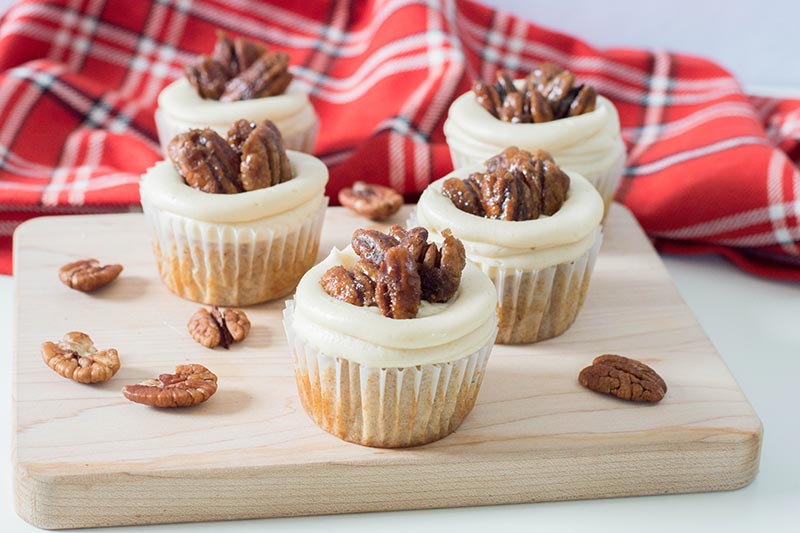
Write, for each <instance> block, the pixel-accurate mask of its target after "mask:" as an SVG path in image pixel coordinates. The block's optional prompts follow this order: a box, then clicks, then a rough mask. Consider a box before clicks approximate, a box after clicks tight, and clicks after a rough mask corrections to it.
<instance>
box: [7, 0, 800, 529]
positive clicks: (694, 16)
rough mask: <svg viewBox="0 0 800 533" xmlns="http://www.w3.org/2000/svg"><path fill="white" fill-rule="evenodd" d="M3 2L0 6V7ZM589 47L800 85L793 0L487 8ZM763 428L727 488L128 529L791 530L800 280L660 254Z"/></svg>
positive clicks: (749, 82) (797, 517)
mask: <svg viewBox="0 0 800 533" xmlns="http://www.w3.org/2000/svg"><path fill="white" fill-rule="evenodd" d="M8 3H9V2H8V1H7V0H0V9H2V8H3V7H4V6H6V5H7V4H8ZM487 3H488V4H491V5H496V6H502V7H504V8H506V9H509V10H510V11H514V12H516V13H518V14H519V15H521V16H524V17H526V18H528V19H530V20H532V21H535V22H537V23H539V24H541V25H545V26H548V27H550V28H554V29H559V30H562V31H565V32H567V33H571V34H574V35H579V36H581V37H582V38H583V39H584V40H586V41H588V42H589V43H590V44H592V45H594V46H597V47H614V46H641V47H658V48H665V49H671V50H675V51H681V52H686V53H693V54H699V55H704V56H708V57H710V58H713V59H715V60H717V61H718V62H719V63H721V64H722V65H724V66H726V67H727V68H728V69H730V70H731V71H732V72H734V73H735V74H736V75H737V76H739V78H740V80H741V81H742V83H743V84H744V85H746V86H761V85H770V86H773V87H775V86H777V87H784V88H787V89H792V88H794V89H797V88H800V61H798V55H800V31H798V29H797V26H798V23H799V22H800V1H798V0H794V1H778V0H773V1H760V2H747V3H745V2H741V1H739V2H733V1H731V2H722V1H693V2H692V1H687V0H671V1H670V2H647V1H643V0H640V1H636V0H625V1H611V0H607V1H605V2H601V1H599V0H592V1H589V0H566V1H562V2H554V1H549V2H542V1H518V2H512V1H509V0H489V1H487ZM665 262H666V264H667V267H668V268H669V271H670V273H671V274H672V276H673V278H674V279H675V281H676V284H677V285H678V288H679V289H680V291H681V293H682V295H683V296H684V298H685V299H686V300H687V302H688V303H689V305H690V306H691V308H692V310H693V311H694V312H695V314H696V315H697V316H698V319H699V320H700V322H701V324H702V325H703V327H704V328H705V330H706V332H707V333H708V334H709V336H710V337H711V340H712V341H713V342H714V344H715V345H716V347H717V348H718V350H719V351H720V353H721V354H722V356H723V358H724V359H725V361H726V362H727V364H728V365H729V367H730V368H731V371H732V372H733V374H734V376H736V377H737V379H738V381H739V383H740V384H741V386H742V388H743V389H744V391H745V393H746V394H747V395H748V397H749V399H750V401H751V403H752V404H753V406H754V407H755V409H756V411H757V412H758V414H759V416H760V417H761V419H762V421H763V423H764V428H765V432H764V445H763V449H762V459H761V471H760V473H759V474H758V477H757V478H756V480H755V481H754V482H753V484H751V485H750V486H748V487H746V488H744V489H742V490H739V491H734V492H726V493H712V494H695V495H677V496H658V497H647V498H627V499H616V500H598V501H585V502H562V503H548V504H530V505H514V506H501V507H484V508H469V509H454V510H439V511H414V512H403V513H383V514H367V515H351V516H338V517H308V518H294V519H279V520H268V521H248V522H233V523H226V524H222V525H221V524H205V525H183V526H155V527H149V528H134V529H133V530H131V529H126V530H125V531H134V530H135V531H142V532H143V533H156V532H159V533H160V532H167V531H181V532H190V531H208V532H212V531H220V530H221V529H222V530H225V531H242V532H245V531H246V532H255V531H262V530H266V529H268V530H269V531H272V532H283V531H309V530H319V531H331V532H334V531H347V532H348V533H352V532H357V531H369V532H370V533H374V532H376V531H409V530H411V531H413V530H418V531H428V530H431V529H436V530H438V531H442V530H445V531H446V530H448V529H457V530H458V531H459V533H464V532H469V531H480V532H482V533H483V532H486V531H493V530H494V531H534V530H535V531H547V532H550V531H588V530H591V531H593V532H600V531H609V532H611V531H613V532H619V531H625V530H636V531H647V532H654V531H722V530H724V531H740V532H749V531H759V530H770V531H779V532H780V531H787V532H788V531H798V528H799V527H800V526H798V523H800V458H798V455H797V449H798V443H800V417H799V416H798V414H797V407H798V400H797V388H798V379H800V378H798V376H800V325H798V324H800V322H799V321H798V320H799V319H800V284H789V283H780V282H775V281H768V280H763V279H757V278H754V277H752V276H749V275H747V274H744V273H742V272H740V271H738V270H737V269H735V268H733V267H732V266H730V265H729V264H727V263H726V262H725V261H723V260H721V259H718V258H711V257H706V258H679V257H667V258H666V259H665ZM11 291H12V283H11V279H10V278H8V277H2V276H0V354H1V355H0V391H8V390H10V374H11V364H10V357H8V354H10V353H11V328H10V320H11V300H12V298H11ZM9 429H10V395H9V394H8V393H2V392H0V457H5V458H8V457H9V453H10V452H9V441H10V434H9ZM8 468H9V462H8V461H7V459H4V460H2V461H0V472H2V473H3V475H2V477H1V478H0V479H1V481H2V484H0V530H2V531H3V532H23V531H35V530H34V528H32V527H30V526H28V525H27V524H25V523H24V522H23V521H22V520H20V519H19V518H17V517H16V515H15V514H14V513H13V510H12V509H11V496H10V494H11V482H10V475H8V474H7V472H9V469H8Z"/></svg>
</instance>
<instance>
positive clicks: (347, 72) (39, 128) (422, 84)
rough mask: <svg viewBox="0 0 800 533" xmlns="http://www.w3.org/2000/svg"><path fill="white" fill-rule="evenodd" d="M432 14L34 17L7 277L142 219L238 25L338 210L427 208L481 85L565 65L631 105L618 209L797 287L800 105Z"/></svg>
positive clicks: (25, 21)
mask: <svg viewBox="0 0 800 533" xmlns="http://www.w3.org/2000/svg"><path fill="white" fill-rule="evenodd" d="M432 4H433V3H432V2H422V1H412V0H386V1H382V2H380V1H375V2H367V1H358V0H353V1H350V2H347V1H338V2H337V1H327V2H323V1H319V2H291V1H280V2H277V1H276V2H271V3H267V2H257V1H248V0H222V1H215V0H158V1H154V2H146V1H137V2H130V1H128V0H107V1H103V0H61V1H56V0H53V1H43V0H42V1H35V0H28V1H23V2H20V3H19V4H17V5H16V6H14V7H13V8H12V9H11V10H10V11H9V12H8V13H7V15H6V16H5V17H4V19H3V22H2V24H1V25H0V109H1V111H0V235H1V236H0V271H2V272H9V270H10V251H9V248H10V241H11V233H12V232H13V230H14V227H15V226H16V225H17V224H19V222H21V221H22V220H25V219H27V218H30V217H32V216H37V215H42V214H53V213H95V212H120V211H127V210H129V209H131V208H132V207H135V206H137V204H138V201H139V196H138V186H137V182H138V179H139V175H140V174H141V172H142V171H143V170H144V169H145V168H147V167H148V166H150V165H151V164H152V163H154V162H155V161H156V160H158V159H159V158H160V157H161V156H160V155H159V151H158V145H157V143H156V133H155V127H154V123H153V111H154V108H155V105H156V97H157V95H158V93H159V91H160V90H161V89H162V88H163V87H164V86H165V85H166V84H167V83H169V82H170V81H172V80H173V79H175V78H177V77H179V76H181V75H182V72H181V65H183V64H184V63H185V62H187V61H188V60H190V59H191V58H192V57H193V56H194V55H195V54H198V53H203V52H207V51H209V50H210V49H211V47H212V44H213V41H214V30H215V29H216V28H222V29H224V30H226V31H228V32H230V33H233V34H237V35H245V36H247V37H250V38H253V39H258V40H261V41H264V42H266V43H268V44H269V45H270V46H272V47H274V48H276V49H283V50H287V51H289V52H290V53H291V56H292V63H293V65H294V66H293V72H294V73H295V79H296V81H297V83H299V84H301V85H302V86H303V87H304V88H305V89H306V90H308V92H309V93H310V94H311V95H312V100H313V103H314V106H315V108H316V110H317V112H318V114H319V116H320V118H321V122H322V124H321V135H320V137H319V140H318V142H317V146H316V154H317V155H318V156H320V157H321V158H322V159H323V160H324V161H325V162H326V163H327V164H328V165H329V166H330V167H331V181H330V184H329V188H328V194H329V195H330V196H331V198H336V193H337V192H338V190H339V189H340V188H342V187H344V186H345V185H347V184H349V183H350V182H352V181H354V180H355V179H357V178H361V179H367V180H369V181H374V182H381V183H385V184H388V185H391V186H393V187H395V188H396V189H399V190H401V191H403V192H404V193H406V194H407V197H408V198H409V199H411V198H413V196H414V193H418V192H419V191H421V190H422V189H423V188H424V187H425V186H426V185H427V184H428V183H429V182H430V181H432V180H433V179H436V178H438V177H440V176H442V175H444V174H445V173H447V172H449V171H450V170H451V162H450V156H449V153H448V150H447V146H446V145H445V142H444V135H443V133H442V123H443V121H444V119H445V116H446V114H447V108H448V106H449V104H450V102H451V101H452V100H453V99H454V98H455V97H456V96H457V95H458V94H460V93H462V92H464V91H466V90H467V89H468V88H469V84H470V81H471V80H472V79H473V78H476V77H490V76H492V74H493V73H494V71H495V70H496V69H497V68H498V67H504V68H508V69H511V70H513V71H517V72H519V73H522V72H525V71H528V70H530V69H531V68H533V67H534V66H535V65H536V64H538V63H539V62H542V61H553V62H556V63H559V64H561V65H563V66H565V67H567V68H569V69H571V70H573V71H574V72H576V73H577V75H578V76H579V77H580V79H581V80H583V81H585V82H588V83H591V84H593V85H594V86H595V87H597V88H598V90H599V91H600V92H601V93H602V94H604V95H606V96H608V97H609V98H611V99H612V100H613V101H614V103H615V104H616V105H617V108H618V109H619V112H620V118H621V121H622V127H623V136H624V138H625V141H626V143H627V145H628V149H629V157H628V161H627V169H626V171H625V177H624V179H623V182H622V185H621V187H620V190H619V192H618V195H617V199H618V200H619V201H621V202H623V203H625V204H626V205H627V206H628V207H630V208H631V209H632V210H633V212H634V213H635V214H636V216H637V217H638V219H639V221H640V222H641V223H642V225H643V226H644V228H645V230H646V231H647V232H648V233H649V234H650V235H651V236H652V237H653V238H654V240H655V242H656V244H657V245H658V246H659V247H660V248H661V249H662V250H665V251H669V252H678V253H696V252H703V253H706V252H716V253H721V254H724V255H725V256H726V257H728V258H729V259H731V260H732V261H734V262H735V263H736V264H737V265H739V266H741V267H742V268H745V269H747V270H749V271H751V272H756V273H758V274H762V275H766V276H772V277H781V278H786V279H796V280H800V225H798V217H800V175H799V174H798V168H797V167H796V166H795V164H794V163H793V161H794V162H795V163H796V162H797V161H798V160H799V159H800V146H799V144H798V140H800V101H797V100H795V101H792V100H774V99H764V98H753V99H750V98H748V97H747V96H745V95H744V94H743V93H742V90H741V88H740V87H739V85H738V84H737V83H736V81H735V80H734V79H733V78H732V77H731V75H730V74H729V73H727V72H726V71H724V70H723V69H722V68H720V67H718V66H717V65H714V64H713V63H710V62H708V61H705V60H702V59H697V58H693V57H687V56H682V55H674V54H669V53H666V52H655V53H653V52H647V51H642V50H606V51H601V50H596V49H594V48H592V47H590V46H589V45H587V44H586V43H583V42H581V41H579V40H577V39H575V38H573V37H569V36H566V35H563V34H560V33H556V32H552V31H549V30H546V29H544V28H541V27H538V26H535V25H533V24H529V23H527V22H524V21H522V20H519V19H517V18H514V17H513V16H511V15H509V14H507V13H502V12H497V11H493V10H491V9H489V8H486V7H484V6H481V5H479V4H476V3H473V2H470V1H468V0H450V1H444V2H442V3H441V5H432ZM98 253H102V252H101V251H98ZM109 259H111V258H109Z"/></svg>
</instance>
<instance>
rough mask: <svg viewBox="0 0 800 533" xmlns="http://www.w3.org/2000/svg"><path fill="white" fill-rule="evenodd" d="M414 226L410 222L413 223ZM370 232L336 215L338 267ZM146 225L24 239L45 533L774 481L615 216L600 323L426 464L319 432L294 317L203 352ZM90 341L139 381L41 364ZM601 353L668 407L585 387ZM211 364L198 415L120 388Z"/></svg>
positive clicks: (327, 232)
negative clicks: (92, 274) (89, 264)
mask: <svg viewBox="0 0 800 533" xmlns="http://www.w3.org/2000/svg"><path fill="white" fill-rule="evenodd" d="M407 209H408V208H406V210H404V211H403V212H401V213H400V214H399V215H398V216H397V217H396V219H395V221H397V222H400V221H403V220H405V217H406V215H407ZM361 225H364V221H363V220H362V219H360V218H358V217H356V216H355V215H352V214H350V213H349V212H346V211H343V210H342V209H340V208H332V209H330V210H329V211H328V214H327V219H326V222H325V229H324V235H323V242H322V246H321V254H322V251H325V252H327V250H329V249H330V247H331V246H333V245H338V246H342V245H344V244H345V243H346V242H347V241H348V240H349V236H350V234H351V232H352V230H353V229H354V228H356V227H359V226H361ZM148 236H149V234H148V231H147V229H146V228H145V221H144V218H143V217H142V215H140V214H129V215H102V216H72V217H57V218H55V217H54V218H40V219H36V220H33V221H31V222H27V223H25V224H24V225H23V226H21V227H20V229H19V230H18V232H17V234H16V237H15V247H16V252H15V272H16V283H15V288H16V302H15V306H16V313H15V319H16V324H15V326H14V330H15V370H14V386H13V398H14V402H15V403H14V405H15V414H16V419H15V428H14V434H15V442H14V444H13V450H14V459H13V461H14V478H15V501H16V508H17V512H18V513H19V514H20V515H21V516H22V517H23V518H24V519H25V520H27V521H29V522H31V523H33V524H35V525H37V526H40V527H45V528H70V527H86V526H110V525H122V524H149V523H162V522H181V521H203V520H220V519H237V518H253V517H270V516H291V515H305V514H327V513H349V512H358V511H385V510H395V509H421V508H433V507H456V506H468V505H485V504H498V503H517V502H535V501H547V500H566V499H578V498H606V497H614V496H628V495H644V494H668V493H678V492H694V491H714V490H727V489H735V488H738V487H742V486H744V485H746V484H748V483H749V482H750V481H751V480H752V479H753V477H754V476H755V474H756V471H757V469H758V463H759V452H760V447H761V422H760V421H759V419H758V417H757V415H756V414H755V412H754V411H753V408H752V407H751V406H750V404H749V403H748V401H747V399H746V398H745V396H744V394H743V393H742V391H741V390H740V389H739V387H738V385H737V384H736V382H735V381H734V379H733V377H732V376H731V374H730V373H729V371H728V369H727V368H726V366H725V364H724V362H723V361H722V359H721V358H720V357H719V355H718V354H717V352H716V350H715V349H714V347H713V346H712V345H711V343H710V342H709V340H708V338H707V337H706V335H705V334H704V333H703V331H702V329H701V328H700V326H699V325H698V323H697V321H696V320H695V318H694V317H693V315H692V313H691V311H690V310H689V308H688V307H687V306H686V304H685V303H684V302H683V300H682V299H681V297H680V296H679V294H678V293H677V291H676V290H675V287H674V286H673V284H672V282H671V280H670V279H669V276H668V274H667V272H666V270H665V268H664V265H663V264H662V262H661V260H660V259H659V257H658V255H657V254H656V253H655V252H654V250H653V249H652V247H651V246H650V243H649V242H648V240H647V238H646V237H645V235H644V234H643V232H642V230H641V229H640V227H639V226H638V225H637V223H636V221H635V220H634V219H633V217H632V216H631V214H630V213H629V212H628V211H627V210H625V209H624V208H623V207H620V206H618V205H615V206H614V207H613V208H612V210H611V213H610V216H609V219H608V222H607V231H606V238H605V243H604V245H603V248H602V251H601V254H600V258H599V260H598V262H597V267H596V270H595V273H594V277H593V279H592V283H591V288H590V290H589V293H588V296H587V299H586V305H585V307H584V309H583V311H582V312H581V314H580V315H579V317H578V320H577V322H576V323H575V324H574V326H573V327H572V328H571V329H570V330H569V331H568V332H567V333H566V334H564V335H563V336H561V337H559V338H556V339H553V340H550V341H547V342H543V343H539V344H535V345H529V346H517V347H509V346H496V347H495V349H494V352H493V354H492V356H491V358H490V360H489V365H488V369H487V374H486V377H485V380H484V383H483V389H482V390H481V393H480V395H479V397H478V402H477V405H476V406H475V409H474V411H473V412H472V414H470V416H468V417H467V419H466V420H465V421H464V423H463V425H462V426H461V428H459V429H458V430H457V431H456V432H455V433H454V434H452V435H451V436H449V437H447V438H445V439H443V440H441V441H439V442H436V443H433V444H430V445H427V446H423V447H419V448H412V449H406V450H380V449H371V448H365V447H361V446H357V445H354V444H348V443H346V442H343V441H340V440H338V439H336V438H335V437H333V436H331V435H328V434H327V433H325V432H324V431H322V430H320V429H318V428H317V427H316V426H315V425H314V424H313V423H312V422H311V421H310V420H309V418H308V417H307V416H306V414H305V412H304V411H303V409H302V407H301V405H300V402H299V400H298V397H297V395H296V390H295V384H294V377H293V371H292V363H291V357H290V355H289V353H288V346H287V343H286V340H285V338H284V333H283V330H282V325H281V312H282V310H283V307H284V304H283V302H282V301H279V302H274V303H271V304H266V305H262V306H258V307H253V308H250V309H249V310H248V314H249V316H250V318H251V321H252V323H253V329H252V333H251V334H250V337H248V338H247V340H246V341H245V342H244V343H241V344H238V345H235V346H234V347H233V349H231V350H230V351H225V350H222V349H218V350H208V349H205V348H203V347H201V346H200V345H198V344H196V343H195V342H194V341H192V340H191V338H190V337H189V335H188V333H187V331H186V325H185V324H186V321H187V319H188V318H189V316H190V315H191V314H192V313H193V312H194V310H196V309H197V308H198V305H197V304H195V303H192V302H188V301H184V300H181V299H180V298H178V297H175V296H173V295H172V294H171V293H169V292H168V291H167V289H166V288H165V287H164V286H163V285H162V284H161V282H160V280H159V279H158V275H157V273H156V268H155V263H154V260H153V258H152V256H151V250H150V244H149V240H148ZM85 257H97V258H98V259H100V260H101V261H103V262H119V263H122V264H123V265H124V267H125V271H124V272H123V274H122V276H121V277H120V278H119V279H118V280H117V281H116V282H115V283H114V284H112V285H111V286H109V287H107V288H105V289H103V290H101V291H99V292H97V293H95V294H93V295H87V294H82V293H79V292H75V291H71V290H69V289H67V288H66V287H64V286H63V285H62V284H61V283H60V282H59V280H58V276H57V271H58V268H59V267H60V266H61V265H63V264H65V263H67V262H69V261H72V260H75V259H78V258H85ZM71 330H81V331H85V332H87V333H89V334H90V335H91V336H92V337H93V339H94V340H95V342H96V344H97V345H98V346H99V347H101V348H105V347H114V348H117V349H118V350H119V353H120V357H121V359H122V369H121V370H120V371H119V373H118V374H117V375H116V376H115V377H114V379H112V380H111V381H110V382H108V383H105V384H101V385H97V386H87V385H80V384H77V383H73V382H71V381H68V380H66V379H63V378H61V377H60V376H58V375H56V374H55V373H54V372H53V371H52V370H50V369H49V368H48V367H47V366H46V365H45V364H44V363H43V362H42V360H41V357H40V354H39V346H40V344H41V343H42V342H43V341H45V340H55V339H58V338H60V337H61V336H62V335H63V334H64V333H65V332H67V331H71ZM601 353H619V354H623V355H627V356H630V357H634V358H637V359H640V360H642V361H645V362H646V363H648V364H650V365H651V366H653V367H654V368H655V369H656V370H657V371H658V372H659V373H660V374H661V375H662V376H663V377H664V379H665V380H666V382H667V384H668V386H669V392H668V393H667V396H666V398H665V399H664V400H663V401H662V402H661V403H660V404H658V405H639V404H632V403H627V402H623V401H621V400H617V399H615V398H612V397H607V396H603V395H600V394H596V393H593V392H590V391H588V390H586V389H584V388H582V387H581V386H580V385H578V383H577V381H576V377H577V375H578V372H579V371H580V369H581V368H583V367H584V366H586V365H587V364H589V363H590V362H591V360H592V358H593V357H595V356H596V355H598V354H601ZM187 362H196V363H201V364H204V365H206V366H207V367H208V368H210V369H212V370H213V371H214V372H215V373H216V374H217V375H218V376H219V391H218V392H217V394H216V395H215V396H214V397H213V398H212V399H211V400H209V401H208V402H207V403H205V404H202V405H201V406H199V407H196V408H193V409H190V410H156V409H154V408H148V407H144V406H141V405H137V404H133V403H130V402H128V401H127V400H126V399H125V398H124V397H123V396H122V394H121V393H120V389H121V388H122V386H123V385H125V384H129V383H136V382H139V381H141V380H142V379H145V378H149V377H154V376H156V375H158V374H159V373H161V372H171V371H172V370H173V369H174V367H175V365H176V364H180V363H187Z"/></svg>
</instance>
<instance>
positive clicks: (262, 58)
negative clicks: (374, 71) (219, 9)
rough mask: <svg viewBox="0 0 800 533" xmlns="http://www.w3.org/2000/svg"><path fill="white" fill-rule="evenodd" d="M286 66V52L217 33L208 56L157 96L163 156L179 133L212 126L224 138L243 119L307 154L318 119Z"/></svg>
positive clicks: (315, 133) (288, 146)
mask: <svg viewBox="0 0 800 533" xmlns="http://www.w3.org/2000/svg"><path fill="white" fill-rule="evenodd" d="M288 66H289V56H288V55H287V54H286V53H283V52H270V51H268V50H267V49H266V47H265V46H264V45H262V44H260V43H256V42H254V41H248V40H246V39H242V38H238V39H230V38H229V37H227V36H226V35H225V34H224V33H222V32H218V33H217V43H216V46H215V47H214V50H213V52H212V53H211V55H209V56H201V57H199V58H197V60H196V61H195V62H194V63H192V64H190V65H188V66H187V67H186V69H185V71H186V77H184V78H181V79H179V80H177V81H175V82H173V83H171V84H170V85H168V86H167V87H166V88H164V90H163V91H161V93H160V94H159V95H158V108H157V109H156V127H157V129H158V137H159V140H160V142H161V149H162V150H163V152H164V153H165V154H166V153H167V145H168V143H169V142H170V141H171V140H172V138H173V137H174V136H175V135H177V134H178V133H181V132H185V131H188V130H191V129H203V128H211V129H213V130H215V131H216V132H217V133H219V134H220V135H225V132H226V131H227V129H228V126H229V125H230V124H231V123H233V122H234V121H236V120H238V119H240V118H245V119H247V120H250V121H252V122H256V123H260V122H263V121H264V120H270V121H272V122H273V123H275V125H276V126H277V127H278V129H280V131H281V133H282V134H283V139H284V144H285V146H286V148H287V149H289V150H297V151H300V152H306V153H311V150H312V149H313V147H314V141H315V140H316V137H317V130H318V129H319V120H318V118H317V115H316V114H315V113H314V108H313V107H312V105H311V102H310V101H309V99H308V95H307V94H306V93H304V92H303V91H302V90H301V89H300V88H299V87H298V86H297V85H296V84H294V83H292V74H291V73H290V72H289V71H288Z"/></svg>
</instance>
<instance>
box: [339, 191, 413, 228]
mask: <svg viewBox="0 0 800 533" xmlns="http://www.w3.org/2000/svg"><path fill="white" fill-rule="evenodd" d="M339 203H340V204H342V205H343V206H345V207H346V208H348V209H350V210H351V211H353V212H355V213H357V214H359V215H361V216H362V217H366V218H368V219H370V220H376V221H380V220H386V219H387V218H389V217H390V216H392V215H394V214H395V213H397V211H399V210H400V208H401V207H403V197H402V196H401V195H400V193H399V192H397V191H395V190H394V189H392V188H390V187H384V186H383V185H375V184H372V183H364V182H363V181H357V182H355V183H354V184H353V187H352V188H350V187H347V188H344V189H342V190H341V191H339Z"/></svg>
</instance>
